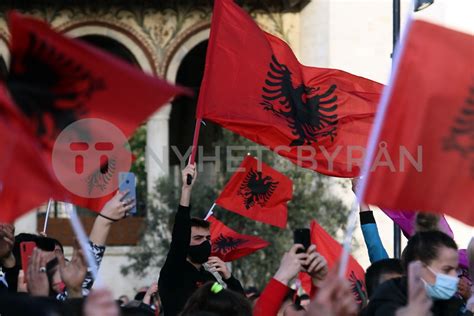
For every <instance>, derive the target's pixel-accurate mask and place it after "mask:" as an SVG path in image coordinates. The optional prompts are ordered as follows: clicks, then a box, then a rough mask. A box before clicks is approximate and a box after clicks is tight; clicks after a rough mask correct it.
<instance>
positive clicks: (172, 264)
mask: <svg viewBox="0 0 474 316" xmlns="http://www.w3.org/2000/svg"><path fill="white" fill-rule="evenodd" d="M190 209H191V208H190V207H184V206H181V205H180V206H179V208H178V212H177V213H176V216H175V221H174V226H173V233H172V239H171V245H170V250H169V252H168V256H167V257H166V261H165V264H164V266H163V268H161V271H160V277H159V280H158V289H159V290H158V292H159V293H160V298H161V303H162V304H163V311H164V315H165V316H175V315H178V314H179V313H180V312H181V310H182V309H183V307H184V305H185V304H186V301H187V300H188V299H189V297H190V296H191V295H192V294H193V293H194V291H196V290H197V289H198V288H199V287H200V286H202V285H204V284H205V283H206V282H214V281H215V280H216V279H215V278H214V277H213V276H212V274H211V273H209V272H207V271H205V270H204V268H202V269H200V270H197V269H196V268H195V267H194V266H193V265H192V264H191V263H189V262H188V261H187V259H186V257H187V252H188V247H189V243H190V241H191V216H190ZM224 282H225V283H226V284H227V286H228V289H229V290H233V291H236V292H238V293H241V294H242V295H243V294H244V289H243V288H242V285H241V284H240V282H239V281H238V280H237V279H235V278H234V277H233V276H231V277H230V278H229V279H227V280H224Z"/></svg>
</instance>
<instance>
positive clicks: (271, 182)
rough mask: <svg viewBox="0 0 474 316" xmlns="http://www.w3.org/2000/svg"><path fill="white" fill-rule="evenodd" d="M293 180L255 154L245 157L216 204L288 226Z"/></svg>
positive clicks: (260, 220) (254, 217) (273, 223)
mask: <svg viewBox="0 0 474 316" xmlns="http://www.w3.org/2000/svg"><path fill="white" fill-rule="evenodd" d="M292 196H293V182H292V181H291V180H290V179H289V178H288V177H287V176H285V175H283V174H281V173H279V172H278V171H276V170H274V169H273V168H271V167H270V166H268V165H266V164H264V163H263V162H259V161H258V160H257V159H255V158H254V157H252V156H250V155H249V156H247V157H245V159H244V161H242V164H241V165H240V167H239V169H238V170H237V171H236V172H235V173H234V174H233V175H232V177H231V178H230V180H229V182H228V183H227V185H226V186H225V188H224V190H223V191H222V193H221V194H220V195H219V197H218V198H217V200H216V204H217V205H219V206H221V207H223V208H225V209H226V210H229V211H232V212H235V213H237V214H240V215H242V216H245V217H248V218H251V219H254V220H256V221H259V222H264V223H267V224H270V225H274V226H278V227H281V228H284V227H286V221H287V213H288V209H287V205H286V204H287V202H288V201H289V200H291V198H292Z"/></svg>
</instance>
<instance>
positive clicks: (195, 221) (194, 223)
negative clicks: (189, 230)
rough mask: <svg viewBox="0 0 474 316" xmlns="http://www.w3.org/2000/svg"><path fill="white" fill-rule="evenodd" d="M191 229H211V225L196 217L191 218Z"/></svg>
mask: <svg viewBox="0 0 474 316" xmlns="http://www.w3.org/2000/svg"><path fill="white" fill-rule="evenodd" d="M191 227H201V228H205V229H209V227H211V223H209V222H208V221H205V220H203V219H201V218H198V217H191Z"/></svg>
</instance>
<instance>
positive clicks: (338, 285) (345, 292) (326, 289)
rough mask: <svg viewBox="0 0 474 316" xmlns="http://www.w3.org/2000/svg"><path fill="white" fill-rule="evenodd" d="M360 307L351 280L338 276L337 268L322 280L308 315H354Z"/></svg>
mask: <svg viewBox="0 0 474 316" xmlns="http://www.w3.org/2000/svg"><path fill="white" fill-rule="evenodd" d="M357 312H358V307H357V303H356V301H355V299H354V295H353V294H352V290H351V286H350V284H349V281H347V280H345V279H341V278H339V277H338V276H337V269H333V270H331V271H330V272H329V274H328V275H327V277H326V279H325V280H324V281H322V283H321V287H320V288H319V291H318V294H317V295H316V297H315V299H314V300H313V301H312V302H311V303H310V305H309V307H308V312H307V314H306V315H308V316H352V315H357Z"/></svg>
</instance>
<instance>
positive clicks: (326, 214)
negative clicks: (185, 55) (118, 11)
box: [122, 131, 348, 288]
mask: <svg viewBox="0 0 474 316" xmlns="http://www.w3.org/2000/svg"><path fill="white" fill-rule="evenodd" d="M215 145H216V146H218V147H219V153H220V156H221V157H220V164H216V169H217V170H216V173H215V179H214V181H212V182H215V185H213V186H210V185H206V184H204V183H202V182H200V181H199V177H198V182H197V183H196V185H195V187H194V189H193V195H192V202H191V203H192V206H193V214H192V215H193V216H199V217H204V216H205V214H206V213H207V210H208V209H209V208H210V206H211V205H212V204H213V202H214V200H215V199H216V198H217V196H218V195H219V192H220V191H221V189H222V188H223V186H224V185H225V183H227V181H228V180H229V178H230V177H231V175H232V172H231V167H234V168H235V167H237V166H238V165H239V164H240V161H241V160H242V158H238V157H244V156H245V155H246V154H247V153H250V154H252V155H254V156H255V157H257V158H261V159H262V160H263V161H264V162H265V163H267V164H269V165H270V166H272V167H274V168H275V169H277V170H279V171H281V172H283V173H284V174H286V175H287V176H288V177H290V178H291V179H292V180H293V183H294V187H293V189H294V193H293V199H292V201H291V202H290V203H289V204H288V228H287V229H280V228H277V227H272V226H270V225H266V224H263V223H257V222H255V221H253V220H249V219H247V218H245V217H241V216H239V215H237V214H234V213H232V212H228V211H226V210H224V209H221V208H219V207H216V208H215V209H214V213H215V216H216V217H217V218H218V219H219V220H221V221H223V222H224V223H225V224H226V225H228V226H229V227H231V228H232V229H234V230H236V231H237V232H239V233H243V234H249V235H258V236H260V237H261V238H263V239H265V240H267V241H269V242H270V243H271V245H270V246H269V247H267V248H266V249H263V250H260V251H258V252H256V253H254V254H252V255H250V256H247V257H245V258H242V259H240V260H237V261H234V262H233V263H232V269H233V273H234V275H235V276H236V277H237V278H238V279H239V280H241V281H242V282H243V284H244V286H250V285H256V286H258V287H260V288H262V287H263V286H264V285H265V284H266V283H267V282H268V280H269V279H270V277H271V276H272V275H273V274H274V273H275V271H276V269H277V268H278V265H279V262H280V258H281V256H282V255H283V253H284V252H285V251H286V250H288V249H289V248H290V246H291V245H292V243H293V234H292V230H293V229H295V228H300V227H308V226H309V223H310V221H311V219H313V218H314V219H316V220H318V222H319V223H320V224H321V225H322V226H323V227H324V228H325V229H326V230H327V231H328V232H329V233H331V234H332V235H335V233H336V232H337V231H338V230H339V229H341V228H344V225H345V222H346V218H347V214H348V209H347V208H346V207H345V206H344V204H343V203H342V201H341V200H339V199H338V198H336V197H335V196H332V195H331V194H330V192H329V189H328V188H329V186H330V183H329V178H327V177H325V176H322V175H319V174H317V173H315V172H313V171H311V170H307V169H303V168H299V167H297V166H295V165H294V164H292V163H290V162H289V161H287V160H285V159H283V158H281V157H279V156H278V155H275V154H274V153H273V152H271V151H268V150H266V149H264V148H263V147H258V146H256V145H255V144H254V143H251V142H249V141H248V140H246V139H244V138H242V137H239V136H237V135H235V134H232V133H230V132H228V131H223V134H222V136H221V137H220V140H219V141H218V142H217V143H216V144H215ZM229 145H232V146H242V147H239V148H235V147H234V150H232V151H231V153H232V157H234V163H228V162H229V161H231V159H230V155H229V147H228V146H229ZM259 153H260V154H259ZM259 156H261V157H259ZM201 180H202V179H201ZM174 182H175V181H174V180H173V179H170V178H163V179H161V180H160V181H159V182H158V183H157V185H156V190H155V192H156V194H155V196H153V197H152V198H151V199H150V200H149V201H148V218H147V223H146V228H145V230H144V233H143V237H142V240H141V241H140V243H139V245H138V247H137V248H136V250H135V251H134V252H133V253H131V254H130V255H129V258H130V264H129V265H128V266H126V267H123V268H122V272H123V273H124V274H127V273H129V272H131V271H133V272H135V273H138V274H142V275H144V274H146V268H147V267H160V266H161V265H162V264H163V262H164V259H165V257H166V253H167V250H168V247H169V241H170V231H171V227H172V222H173V216H174V212H175V210H176V207H177V204H178V198H179V196H178V195H179V192H180V190H179V186H177V185H176V184H175V183H174Z"/></svg>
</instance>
